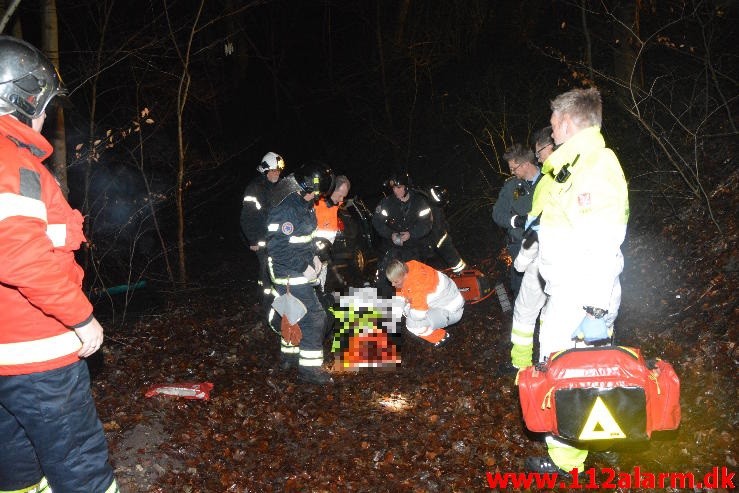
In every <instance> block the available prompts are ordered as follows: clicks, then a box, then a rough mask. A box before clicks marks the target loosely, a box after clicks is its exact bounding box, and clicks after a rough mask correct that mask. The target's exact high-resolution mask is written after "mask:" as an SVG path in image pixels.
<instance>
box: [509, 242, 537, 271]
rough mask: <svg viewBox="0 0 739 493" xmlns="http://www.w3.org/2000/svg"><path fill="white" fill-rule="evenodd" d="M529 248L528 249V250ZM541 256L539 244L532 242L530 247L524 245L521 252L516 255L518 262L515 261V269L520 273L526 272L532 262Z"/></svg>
mask: <svg viewBox="0 0 739 493" xmlns="http://www.w3.org/2000/svg"><path fill="white" fill-rule="evenodd" d="M527 247H528V248H527ZM538 254H539V242H538V241H534V242H531V244H530V245H525V244H524V245H523V247H522V248H521V250H520V251H519V252H518V255H516V260H514V261H513V268H514V269H516V270H517V271H518V272H522V273H523V272H526V269H527V268H528V267H529V265H530V264H531V262H533V261H534V259H535V258H536V256H537V255H538Z"/></svg>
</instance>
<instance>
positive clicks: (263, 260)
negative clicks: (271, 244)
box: [256, 247, 275, 319]
mask: <svg viewBox="0 0 739 493" xmlns="http://www.w3.org/2000/svg"><path fill="white" fill-rule="evenodd" d="M256 254H257V260H258V261H259V291H260V293H259V295H260V296H261V298H262V309H263V310H264V314H265V316H267V317H268V319H269V311H270V309H271V307H272V301H274V298H275V297H274V290H273V289H272V278H270V277H269V269H268V268H267V251H266V250H265V249H264V247H262V248H260V249H259V250H257V252H256Z"/></svg>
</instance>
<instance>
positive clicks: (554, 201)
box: [525, 88, 629, 473]
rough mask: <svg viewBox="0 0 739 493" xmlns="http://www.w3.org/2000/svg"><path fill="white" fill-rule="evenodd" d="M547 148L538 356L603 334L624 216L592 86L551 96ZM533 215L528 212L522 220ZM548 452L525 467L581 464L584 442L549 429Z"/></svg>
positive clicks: (613, 299)
mask: <svg viewBox="0 0 739 493" xmlns="http://www.w3.org/2000/svg"><path fill="white" fill-rule="evenodd" d="M551 109H552V117H551V120H550V122H551V124H552V138H553V139H554V143H555V144H556V145H557V146H558V147H557V149H556V150H555V151H554V152H553V153H552V155H551V156H549V159H547V161H546V163H545V164H546V165H550V166H551V174H552V176H553V178H554V181H553V182H552V183H551V184H549V185H548V186H547V187H546V188H544V189H542V193H543V195H542V197H541V199H542V202H541V211H542V213H541V220H540V224H539V226H538V238H539V272H540V274H541V277H542V278H543V279H544V282H545V287H544V291H545V293H546V294H547V296H548V299H547V302H546V305H544V309H543V311H542V315H541V323H540V329H539V345H540V351H541V354H540V358H539V359H540V360H544V359H545V358H546V357H548V356H549V355H550V354H551V353H552V352H555V351H561V350H565V349H569V348H572V347H574V345H575V342H573V339H574V340H577V338H580V337H582V338H584V339H585V340H586V341H596V340H599V339H607V338H608V336H609V329H612V326H613V322H614V320H615V318H616V315H617V312H618V306H619V304H620V283H619V275H620V273H621V271H622V269H623V263H624V262H623V255H622V253H621V243H622V242H623V240H624V236H625V234H626V223H627V220H628V216H629V205H628V193H627V188H626V180H625V178H624V173H623V171H622V169H621V165H620V163H619V161H618V158H617V157H616V155H615V154H614V153H613V151H612V150H611V149H609V148H607V147H606V145H605V141H604V139H603V135H602V134H601V132H600V127H601V121H602V111H603V110H602V103H601V96H600V93H599V92H598V90H597V89H595V88H590V89H573V90H571V91H568V92H566V93H564V94H560V95H559V96H557V97H556V98H555V99H554V100H553V101H552V102H551ZM532 221H533V217H532V216H530V219H529V222H532ZM546 441H547V446H548V451H549V456H548V457H529V458H528V459H527V460H526V463H525V468H526V469H527V470H528V471H531V472H540V473H541V472H563V471H570V470H572V469H574V468H577V469H578V470H579V471H582V470H583V468H584V461H585V458H586V457H587V454H588V452H587V450H580V449H578V448H576V446H577V444H576V443H575V444H571V443H565V442H564V441H562V440H560V439H556V438H554V437H553V436H547V438H546Z"/></svg>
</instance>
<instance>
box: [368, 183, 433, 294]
mask: <svg viewBox="0 0 739 493" xmlns="http://www.w3.org/2000/svg"><path fill="white" fill-rule="evenodd" d="M386 185H387V186H388V187H389V188H390V189H391V190H392V194H390V195H388V196H386V197H385V198H384V199H382V200H381V201H380V203H379V204H378V205H377V208H376V209H375V213H374V214H373V215H372V225H373V226H374V228H375V230H376V231H377V233H378V234H379V236H380V237H381V238H382V242H383V245H382V246H381V249H382V251H383V252H384V254H383V255H382V258H381V259H380V260H379V262H378V265H377V292H378V293H379V294H380V296H383V297H385V298H390V297H391V296H392V295H393V289H392V286H391V285H390V283H389V282H388V280H387V277H386V276H385V269H386V268H387V266H388V265H389V263H390V261H391V260H393V259H398V260H401V261H403V262H406V261H408V260H418V259H420V258H421V249H422V248H423V245H424V242H425V241H426V236H428V234H429V233H430V232H431V228H432V226H433V215H432V214H431V206H430V205H429V204H428V202H426V199H424V198H423V195H421V194H420V193H418V192H416V191H415V190H411V185H412V181H411V176H410V175H409V174H408V172H405V171H396V172H394V173H393V174H392V176H391V177H390V179H389V180H387V182H386Z"/></svg>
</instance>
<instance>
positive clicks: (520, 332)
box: [511, 325, 534, 346]
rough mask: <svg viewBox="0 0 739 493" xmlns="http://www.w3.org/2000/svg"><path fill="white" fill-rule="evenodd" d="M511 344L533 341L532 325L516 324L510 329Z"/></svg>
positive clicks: (530, 342) (524, 343) (525, 343)
mask: <svg viewBox="0 0 739 493" xmlns="http://www.w3.org/2000/svg"><path fill="white" fill-rule="evenodd" d="M511 342H512V343H513V344H521V345H524V346H525V345H528V344H533V343H534V325H518V326H514V327H513V328H512V329H511Z"/></svg>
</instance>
